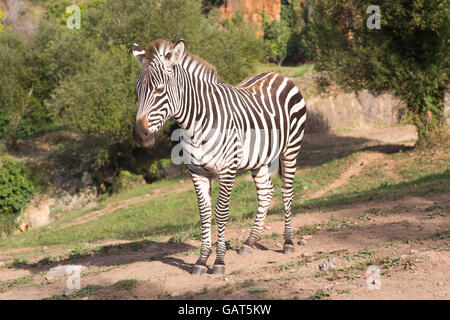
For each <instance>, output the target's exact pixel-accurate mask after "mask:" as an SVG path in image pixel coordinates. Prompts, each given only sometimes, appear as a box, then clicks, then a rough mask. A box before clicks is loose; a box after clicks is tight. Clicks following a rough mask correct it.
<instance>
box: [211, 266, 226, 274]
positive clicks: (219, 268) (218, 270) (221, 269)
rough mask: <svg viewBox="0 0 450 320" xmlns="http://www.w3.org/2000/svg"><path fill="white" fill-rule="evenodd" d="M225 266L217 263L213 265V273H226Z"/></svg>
mask: <svg viewBox="0 0 450 320" xmlns="http://www.w3.org/2000/svg"><path fill="white" fill-rule="evenodd" d="M224 273H225V266H224V265H223V264H216V265H214V266H213V274H224Z"/></svg>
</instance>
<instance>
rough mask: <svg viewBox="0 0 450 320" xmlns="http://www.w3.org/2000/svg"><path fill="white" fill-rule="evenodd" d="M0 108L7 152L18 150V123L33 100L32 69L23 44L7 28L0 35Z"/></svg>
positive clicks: (18, 37)
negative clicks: (3, 119) (3, 115)
mask: <svg viewBox="0 0 450 320" xmlns="http://www.w3.org/2000/svg"><path fill="white" fill-rule="evenodd" d="M0 47H1V48H2V50H0V109H1V110H2V111H3V112H4V113H6V115H7V122H6V123H5V125H6V128H5V129H4V131H5V132H4V133H5V136H6V145H7V147H8V149H12V150H14V149H16V148H17V138H18V132H19V126H20V123H21V121H22V119H23V117H24V115H25V114H26V113H27V112H28V109H29V105H30V104H31V103H32V102H31V100H33V99H34V96H33V91H34V88H33V83H32V81H31V74H32V67H31V66H30V65H29V63H28V61H29V59H28V58H29V56H28V54H29V51H28V48H27V46H26V44H25V42H24V41H23V40H22V39H21V37H20V36H18V35H17V34H16V33H15V32H13V31H12V30H11V29H10V28H6V29H5V30H3V31H1V32H0Z"/></svg>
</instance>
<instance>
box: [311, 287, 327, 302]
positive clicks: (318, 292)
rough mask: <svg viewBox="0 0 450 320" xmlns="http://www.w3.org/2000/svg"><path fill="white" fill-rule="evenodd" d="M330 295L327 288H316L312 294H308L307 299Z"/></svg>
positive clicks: (317, 298)
mask: <svg viewBox="0 0 450 320" xmlns="http://www.w3.org/2000/svg"><path fill="white" fill-rule="evenodd" d="M330 295H331V293H330V291H327V290H321V289H320V290H317V291H316V292H315V293H314V294H313V295H312V296H310V297H309V298H308V299H309V300H320V299H323V298H325V297H329V296H330Z"/></svg>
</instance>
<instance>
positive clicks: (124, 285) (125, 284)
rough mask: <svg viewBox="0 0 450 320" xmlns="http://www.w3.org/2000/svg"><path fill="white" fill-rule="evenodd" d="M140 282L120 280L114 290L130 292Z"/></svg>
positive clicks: (115, 284)
mask: <svg viewBox="0 0 450 320" xmlns="http://www.w3.org/2000/svg"><path fill="white" fill-rule="evenodd" d="M138 283H139V281H138V280H136V279H125V280H119V281H117V282H116V283H114V288H115V289H117V290H127V291H130V290H132V289H134V288H136V286H137V285H138Z"/></svg>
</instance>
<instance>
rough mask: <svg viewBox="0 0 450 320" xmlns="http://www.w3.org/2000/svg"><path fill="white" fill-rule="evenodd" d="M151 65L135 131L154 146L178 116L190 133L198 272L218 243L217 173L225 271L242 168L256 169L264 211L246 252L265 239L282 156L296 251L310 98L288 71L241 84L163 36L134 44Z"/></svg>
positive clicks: (289, 238)
mask: <svg viewBox="0 0 450 320" xmlns="http://www.w3.org/2000/svg"><path fill="white" fill-rule="evenodd" d="M133 51H134V54H135V56H136V58H137V59H138V60H139V61H140V62H141V63H142V64H143V66H144V68H143V71H142V73H141V76H140V78H139V80H138V82H137V84H136V92H137V95H138V100H139V111H138V113H137V117H136V125H135V128H134V131H133V135H134V138H135V141H136V143H137V144H138V145H140V146H149V145H151V144H152V143H153V142H154V135H155V134H156V132H157V131H158V130H159V129H160V128H161V127H162V125H163V124H164V123H165V122H166V121H167V119H169V118H170V117H173V118H174V119H175V120H176V121H177V123H178V124H179V125H180V127H181V128H183V129H185V132H186V136H187V137H188V143H186V142H185V145H188V147H189V148H187V149H188V150H187V151H188V152H189V154H190V156H191V160H192V161H191V162H190V163H189V171H190V174H191V177H192V180H193V183H194V187H195V190H196V193H197V197H198V205H199V210H200V218H201V223H202V248H201V254H200V258H199V259H198V261H197V263H196V265H195V266H194V269H193V273H195V274H197V273H202V272H204V271H205V270H206V260H207V259H208V257H209V255H210V253H211V251H212V244H211V217H212V208H211V192H210V189H211V178H212V177H213V176H216V177H217V178H218V182H219V199H218V202H217V204H216V207H215V210H214V214H215V218H216V221H217V226H218V242H217V257H216V260H215V263H214V273H223V272H224V265H225V262H224V256H225V251H226V248H225V226H226V223H227V219H228V210H229V208H228V204H229V198H230V193H231V190H232V187H233V183H234V179H235V175H236V172H238V171H242V170H250V171H251V173H252V177H253V180H254V183H255V185H256V190H257V196H258V211H257V214H256V219H255V223H254V225H253V228H252V230H251V232H250V235H249V237H248V239H247V240H246V241H245V242H244V244H243V245H242V247H241V250H240V253H242V254H245V253H249V252H251V251H252V248H253V247H254V245H255V244H256V242H257V241H258V240H259V239H260V236H261V232H262V227H263V224H264V219H265V217H266V214H267V211H268V208H269V204H270V202H271V200H272V194H273V185H272V182H271V180H270V169H271V168H272V167H271V165H272V166H273V164H274V163H275V164H277V165H278V164H279V166H280V173H281V177H282V189H281V191H282V196H283V203H284V209H285V232H284V238H285V245H284V251H285V252H286V253H287V252H292V251H293V232H292V225H291V205H292V199H293V194H294V193H293V179H294V175H295V170H296V158H297V154H298V152H299V150H300V147H301V143H302V138H303V134H304V129H305V120H306V107H305V101H304V99H303V97H302V95H301V94H300V92H299V90H298V88H297V87H296V86H295V84H294V83H293V82H292V81H291V80H289V79H288V78H286V77H284V76H282V75H279V74H275V73H264V74H258V75H255V76H253V77H249V78H247V79H245V80H244V81H243V82H241V83H240V84H239V85H237V86H232V85H229V84H226V83H223V82H222V81H221V80H220V79H219V78H218V76H217V74H216V72H215V69H214V68H213V67H212V66H210V65H209V64H207V63H206V62H204V61H201V60H200V59H198V58H196V57H195V56H193V55H191V54H189V53H187V52H185V45H184V41H179V42H178V43H177V44H176V45H173V44H171V43H169V42H166V41H162V40H158V41H156V42H154V43H152V44H150V45H149V47H148V49H147V50H145V51H144V50H142V49H141V48H140V47H139V46H137V45H135V46H134V47H133Z"/></svg>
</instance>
